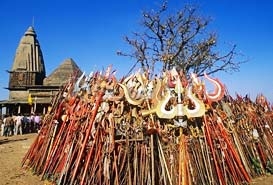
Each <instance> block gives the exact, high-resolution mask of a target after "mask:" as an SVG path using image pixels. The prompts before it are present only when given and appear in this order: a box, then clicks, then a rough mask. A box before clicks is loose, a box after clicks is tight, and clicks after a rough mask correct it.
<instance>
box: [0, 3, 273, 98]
mask: <svg viewBox="0 0 273 185" xmlns="http://www.w3.org/2000/svg"><path fill="white" fill-rule="evenodd" d="M160 2H161V1H159V0H149V1H147V0H115V1H110V0H109V1H105V0H77V1H76V0H75V1H72V0H46V1H37V0H24V1H22V0H2V1H0V25H1V29H0V61H1V62H0V69H1V70H0V76H1V78H0V100H2V99H6V98H7V97H8V91H7V90H6V89H4V87H7V86H8V80H9V76H8V73H7V72H6V70H10V69H11V66H12V63H13V58H14V55H15V51H16V48H17V46H18V43H19V41H20V39H21V37H22V36H23V34H24V32H25V31H26V29H27V28H28V27H29V26H31V25H32V22H33V17H34V28H35V31H36V33H37V35H38V40H39V42H40V45H41V49H42V51H43V56H44V60H45V65H46V73H47V75H49V74H50V73H51V72H52V71H53V70H54V69H55V68H56V67H58V66H59V65H60V64H61V63H62V62H63V61H64V60H65V59H66V58H73V59H74V61H75V62H76V63H77V64H78V66H79V67H80V68H81V69H82V71H86V72H90V71H92V70H101V69H102V68H106V67H107V66H108V65H109V64H113V67H114V68H115V69H117V73H118V75H120V76H122V75H123V74H126V73H127V72H128V69H129V68H130V67H131V66H132V65H133V63H134V62H133V61H130V60H129V59H128V58H126V57H120V56H117V55H116V51H117V50H128V45H127V44H126V43H125V42H124V40H123V37H124V36H125V35H130V34H131V33H132V32H133V31H137V30H139V29H140V26H139V23H140V20H141V12H142V11H143V10H150V9H152V8H155V7H157V6H158V5H159V4H160ZM183 2H184V3H185V2H186V3H189V2H190V3H191V4H197V5H198V6H199V11H200V14H201V15H202V16H207V17H211V18H212V21H211V23H210V26H209V30H208V31H212V32H216V33H217V35H218V48H219V49H217V50H218V51H219V52H221V51H223V50H224V48H226V47H228V46H229V44H236V45H237V51H240V52H242V53H243V54H244V55H245V56H246V57H248V58H249V62H248V63H245V64H243V65H241V69H240V71H239V72H236V73H233V74H223V73H221V74H215V75H214V76H215V77H217V78H219V79H220V80H221V81H222V82H223V83H224V84H225V85H226V86H227V88H228V91H229V92H230V94H231V95H232V96H234V93H235V92H237V93H239V94H241V95H245V94H250V96H251V98H255V97H256V95H257V94H260V93H262V94H264V95H265V96H266V97H267V98H268V100H269V101H270V102H273V77H272V72H271V71H272V70H273V36H272V33H273V22H272V20H273V11H272V8H273V4H272V2H271V1H261V0H260V1H258V0H241V1H238V0H206V1H204V0H203V1H202V0H195V1H181V0H169V8H170V10H173V11H176V10H178V9H179V8H182V7H183Z"/></svg>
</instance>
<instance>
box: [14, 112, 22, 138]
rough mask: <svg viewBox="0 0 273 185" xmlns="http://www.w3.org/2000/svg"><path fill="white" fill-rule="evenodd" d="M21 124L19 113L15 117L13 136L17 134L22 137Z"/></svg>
mask: <svg viewBox="0 0 273 185" xmlns="http://www.w3.org/2000/svg"><path fill="white" fill-rule="evenodd" d="M22 122H23V116H22V115H21V113H19V114H18V115H17V116H16V117H15V133H14V135H17V134H18V133H19V134H20V135H23V132H22Z"/></svg>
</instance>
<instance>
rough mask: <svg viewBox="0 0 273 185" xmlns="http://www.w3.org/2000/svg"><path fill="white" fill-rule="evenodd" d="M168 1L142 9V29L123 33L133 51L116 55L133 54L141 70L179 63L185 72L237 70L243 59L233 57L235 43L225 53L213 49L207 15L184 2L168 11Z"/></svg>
mask: <svg viewBox="0 0 273 185" xmlns="http://www.w3.org/2000/svg"><path fill="white" fill-rule="evenodd" d="M167 10H168V6H167V2H164V3H163V4H162V6H160V8H159V9H158V10H156V11H155V10H152V11H149V12H148V11H144V12H143V19H142V26H143V28H144V29H143V30H144V31H143V32H134V33H133V36H132V37H131V38H130V37H129V36H125V41H126V42H127V43H128V44H129V45H130V46H131V47H132V48H133V52H131V53H126V52H123V51H120V52H118V55H122V56H129V57H132V58H135V59H136V61H137V64H140V65H141V68H142V69H143V70H144V71H150V73H151V74H153V73H154V71H155V67H157V68H158V66H159V68H160V69H162V71H165V70H169V69H171V68H173V67H179V68H180V69H181V70H182V71H183V72H184V73H185V74H187V75H188V74H189V73H191V72H194V73H196V74H197V75H198V76H202V75H203V73H204V72H205V71H206V72H207V74H212V73H216V72H218V71H225V72H234V71H238V70H239V68H240V64H242V63H244V62H246V60H236V59H237V58H238V56H239V54H238V53H237V52H236V45H232V46H231V47H230V48H229V49H228V51H227V52H226V53H224V54H223V53H221V52H217V51H216V46H217V36H216V34H215V33H209V32H208V31H207V28H208V24H209V23H210V19H208V18H205V17H202V16H199V15H198V12H197V8H196V7H195V6H185V7H184V8H182V10H179V11H177V12H176V13H174V14H173V15H169V14H168V12H170V11H167Z"/></svg>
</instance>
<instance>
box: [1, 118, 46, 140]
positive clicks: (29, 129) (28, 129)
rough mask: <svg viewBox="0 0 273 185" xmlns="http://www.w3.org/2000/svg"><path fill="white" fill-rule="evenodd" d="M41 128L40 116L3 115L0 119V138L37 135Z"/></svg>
mask: <svg viewBox="0 0 273 185" xmlns="http://www.w3.org/2000/svg"><path fill="white" fill-rule="evenodd" d="M40 127H41V115H40V114H34V113H31V114H30V115H22V114H21V113H19V114H17V115H9V114H7V115H4V117H3V119H1V136H6V137H9V136H13V135H23V134H27V133H35V132H36V133H37V132H39V129H40Z"/></svg>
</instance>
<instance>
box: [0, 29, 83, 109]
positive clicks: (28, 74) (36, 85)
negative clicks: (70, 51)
mask: <svg viewBox="0 0 273 185" xmlns="http://www.w3.org/2000/svg"><path fill="white" fill-rule="evenodd" d="M8 73H9V83H8V87H7V88H6V89H8V90H9V97H8V99H7V100H2V101H0V109H1V110H0V113H1V114H17V113H22V114H28V113H31V112H35V113H40V114H44V113H46V111H47V109H48V108H49V107H50V106H51V103H52V101H53V99H54V97H55V96H56V94H57V93H58V91H59V90H60V89H61V88H62V86H63V85H65V84H66V83H67V80H68V79H69V78H70V77H71V76H72V75H75V74H78V75H80V74H81V73H82V72H81V70H80V69H79V67H78V66H77V64H76V63H75V62H74V61H73V59H71V58H68V59H65V60H64V61H63V62H62V63H61V64H60V66H58V67H57V68H56V69H55V70H54V71H53V72H52V73H51V74H50V75H48V76H46V69H45V62H44V58H43V53H42V50H41V47H40V44H39V41H38V39H37V34H36V32H35V30H34V28H33V27H32V26H30V27H29V28H28V29H27V31H26V32H25V34H24V35H23V36H22V38H21V40H20V42H19V45H18V47H17V49H16V53H15V56H14V61H13V65H12V67H11V70H10V71H8ZM4 110H5V112H4V113H3V111H4Z"/></svg>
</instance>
